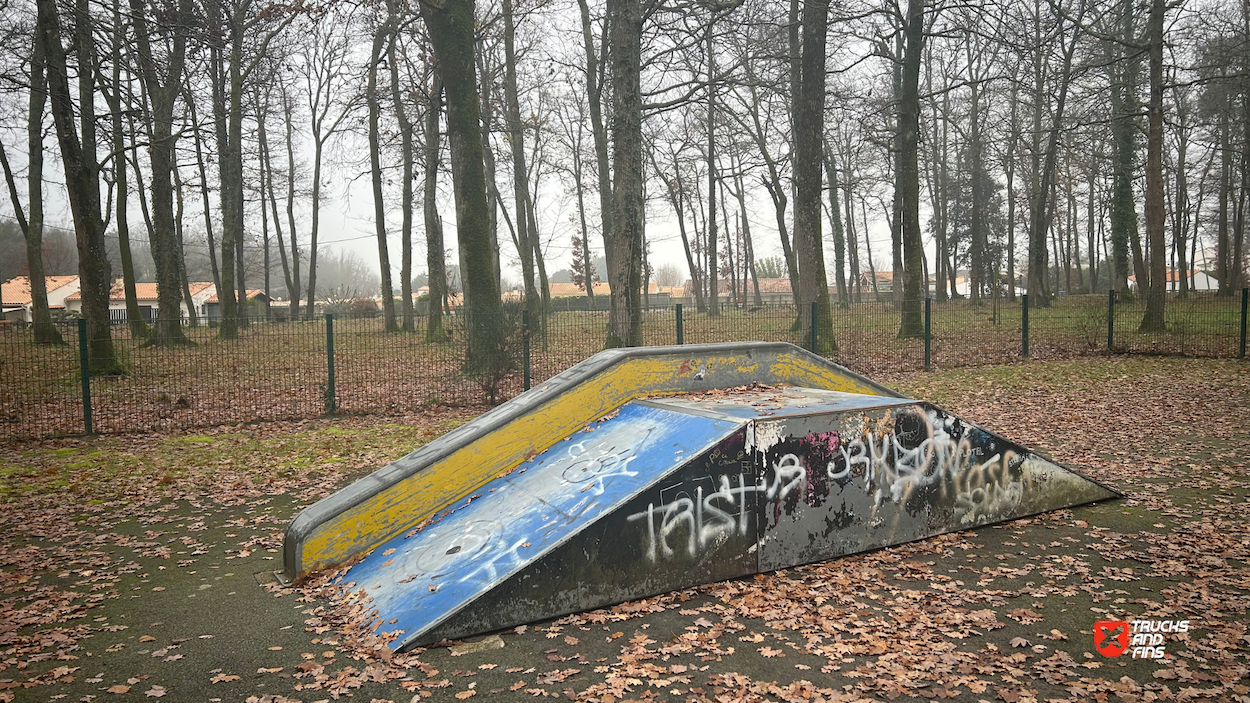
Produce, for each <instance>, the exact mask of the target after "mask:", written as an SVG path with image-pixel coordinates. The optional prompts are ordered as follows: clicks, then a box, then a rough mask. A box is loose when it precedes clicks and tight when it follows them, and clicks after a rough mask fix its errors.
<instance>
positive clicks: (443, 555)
mask: <svg viewBox="0 0 1250 703" xmlns="http://www.w3.org/2000/svg"><path fill="white" fill-rule="evenodd" d="M1117 496H1118V494H1117V493H1115V492H1114V491H1112V490H1110V489H1108V488H1106V487H1104V486H1101V485H1099V484H1097V483H1095V482H1093V481H1091V480H1089V479H1086V478H1084V477H1082V476H1080V475H1078V474H1077V473H1075V472H1073V471H1071V470H1070V469H1067V468H1065V467H1063V466H1060V465H1058V464H1056V463H1054V462H1052V461H1050V460H1048V459H1046V458H1044V457H1042V456H1039V455H1038V454H1036V453H1033V452H1030V451H1029V450H1027V449H1025V448H1024V447H1021V446H1019V445H1017V444H1015V443H1013V442H1010V441H1008V440H1005V439H1003V438H1002V437H999V436H997V435H994V434H992V433H989V432H987V431H985V430H984V429H982V428H980V427H977V426H976V425H973V424H971V423H968V422H965V421H963V420H960V419H959V418H957V417H955V416H953V415H951V414H949V413H947V412H945V411H943V410H942V409H940V408H937V407H934V406H932V405H930V404H928V403H923V402H916V401H913V400H909V399H906V398H901V397H898V396H897V395H882V394H867V393H846V392H839V391H831V390H825V389H820V388H810V387H797V386H776V387H759V386H755V387H746V388H732V389H729V390H721V391H710V392H698V393H688V394H684V395H670V396H666V397H653V398H650V399H636V400H632V401H629V402H627V403H625V404H624V405H622V406H620V407H619V408H617V409H614V410H613V411H612V412H609V413H607V414H605V415H603V416H601V417H600V418H598V419H597V420H595V421H593V422H591V423H589V424H587V425H585V426H584V427H580V428H579V429H578V430H577V431H575V432H573V433H571V434H569V435H567V436H565V437H563V438H560V439H558V440H557V441H556V442H554V443H553V444H551V445H550V446H549V447H548V448H546V451H543V452H541V453H539V454H536V455H533V456H530V457H528V458H526V459H525V460H524V461H522V462H521V463H520V464H519V465H517V466H516V467H515V468H514V469H513V470H511V471H508V472H505V473H504V474H503V475H500V476H498V477H496V478H494V479H493V480H491V481H489V482H487V483H486V484H485V485H482V486H480V487H479V488H477V489H476V490H474V491H472V494H471V495H470V496H468V497H466V498H465V499H464V500H460V501H457V503H456V504H455V505H453V506H451V507H450V508H448V509H446V510H443V511H441V512H439V514H438V515H437V516H435V517H434V518H433V519H431V520H429V521H428V522H425V523H424V524H422V525H420V526H418V527H414V528H411V529H409V530H407V531H405V532H403V533H401V534H397V535H396V536H395V537H393V538H392V539H390V540H387V541H386V542H385V543H383V544H381V545H380V546H379V547H378V548H377V549H376V550H374V551H373V552H372V553H371V554H370V555H369V556H368V557H367V558H365V559H364V560H363V561H362V562H360V563H359V564H357V565H356V566H354V567H353V568H352V569H351V570H350V571H349V572H348V574H347V576H346V577H345V581H347V582H349V584H350V585H349V588H352V589H360V590H362V591H363V593H364V595H365V596H366V602H367V603H368V605H367V607H369V608H371V609H373V610H374V611H376V612H375V617H376V620H375V621H374V622H375V623H376V628H377V629H378V631H379V632H381V633H384V634H385V635H386V636H387V637H388V639H389V642H390V645H391V646H392V647H394V648H406V647H411V646H416V645H421V644H427V643H431V642H435V641H438V640H441V639H445V638H458V637H463V636H466V635H472V634H477V633H482V632H488V631H491V630H496V629H500V628H503V627H508V626H512V625H517V624H520V623H526V622H532V621H535V620H540V619H545V618H550V617H555V616H558V615H562V614H565V613H569V612H575V611H579V610H587V609H592V608H596V607H600V606H604V605H609V604H613V603H618V602H621V601H624V600H628V599H631V598H637V597H642V596H647V595H652V594H656V593H662V592H665V591H670V590H675V589H680V588H686V587H689V586H693V585H697V584H702V583H708V582H712V581H717V580H723V579H727V578H733V577H738V576H744V575H748V574H753V573H761V572H766V571H771V570H775V569H780V568H785V567H790V566H794V565H798V564H804V563H809V562H812V561H818V560H823V559H829V558H833V557H838V556H843V555H846V554H853V553H857V552H862V551H865V550H870V549H875V548H879V547H884V546H889V545H894V544H900V543H903V542H907V541H911V540H916V539H922V538H925V537H929V536H933V535H938V534H942V533H945V532H950V531H954V530H960V529H966V528H971V527H977V526H980V525H985V524H988V523H993V522H1000V521H1005V520H1011V519H1014V518H1018V517H1023V516H1027V515H1032V514H1036V513H1039V512H1043V511H1047V510H1053V509H1057V508H1063V507H1069V506H1073V505H1079V504H1083V503H1088V502H1093V501H1098V500H1105V499H1110V498H1114V497H1117Z"/></svg>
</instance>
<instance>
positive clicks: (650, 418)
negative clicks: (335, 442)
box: [345, 403, 743, 648]
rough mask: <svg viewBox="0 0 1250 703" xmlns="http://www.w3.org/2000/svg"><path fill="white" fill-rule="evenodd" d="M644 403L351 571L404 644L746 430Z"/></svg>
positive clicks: (569, 440) (594, 426)
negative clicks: (676, 469)
mask: <svg viewBox="0 0 1250 703" xmlns="http://www.w3.org/2000/svg"><path fill="white" fill-rule="evenodd" d="M742 424H743V423H742V421H741V420H735V419H731V418H726V419H715V418H708V417H703V416H700V415H692V414H688V413H684V412H680V411H674V410H666V409H663V408H657V407H653V406H647V405H641V404H634V403H631V404H628V405H625V406H622V407H621V409H620V410H619V412H617V413H615V414H612V415H610V416H608V417H607V418H605V419H602V420H600V421H598V422H597V423H595V422H592V423H590V424H589V425H588V426H587V428H586V429H581V430H578V431H576V432H574V433H573V434H572V435H570V436H569V437H566V438H564V439H563V440H561V441H559V442H557V443H556V444H555V445H553V446H552V447H551V448H550V449H548V450H547V451H546V452H544V453H542V454H540V455H537V456H534V457H531V458H529V459H528V460H526V461H525V462H523V463H522V464H521V465H520V466H518V467H517V468H516V469H515V470H513V471H512V472H510V473H508V474H506V475H504V476H500V477H499V478H496V479H495V480H493V481H491V482H490V483H487V484H486V485H484V486H482V488H480V489H479V490H477V491H475V492H474V494H473V495H472V496H471V497H470V498H469V499H468V501H467V502H466V501H461V502H459V503H457V504H456V505H455V506H453V507H451V508H449V509H448V510H446V511H444V512H443V513H440V514H439V515H438V516H437V517H435V518H434V520H433V522H432V523H431V524H429V525H427V526H425V527H424V528H423V529H421V530H419V531H417V530H415V529H414V530H410V531H409V532H407V533H406V534H404V535H402V536H400V537H396V538H394V539H392V540H390V541H388V542H386V543H385V544H383V545H381V546H379V547H378V548H377V549H376V550H374V551H373V553H371V554H370V555H369V556H368V557H366V558H365V560H364V561H362V562H360V563H359V564H357V565H356V566H355V567H353V568H352V569H351V571H350V572H348V575H347V576H346V578H345V580H348V581H354V582H355V583H356V586H357V587H361V588H364V589H365V591H366V593H367V594H368V595H369V596H370V597H371V598H372V602H371V603H370V605H371V606H372V607H374V608H376V609H377V611H378V617H380V618H382V625H381V627H380V628H379V630H382V631H388V632H393V631H395V630H400V631H402V634H401V635H400V636H399V637H398V638H397V639H395V640H394V641H392V642H391V643H390V646H391V647H394V648H398V647H400V646H402V645H403V644H404V643H405V642H407V641H409V640H411V639H413V638H414V637H416V636H417V635H419V634H420V633H421V632H424V631H426V630H428V629H430V628H431V627H434V626H435V625H437V624H439V623H440V622H442V621H443V620H445V619H446V618H448V617H450V616H451V615H453V614H454V613H455V612H457V611H459V610H460V609H461V608H464V607H465V606H466V605H468V604H469V603H471V602H472V601H473V600H474V599H476V598H477V597H478V596H480V595H482V594H483V593H486V592H487V591H489V590H490V589H491V588H492V587H493V586H494V585H496V584H498V583H499V582H501V581H502V580H504V579H505V578H507V577H508V576H510V575H511V574H513V573H516V572H517V571H519V570H520V569H521V568H522V567H524V566H525V565H526V564H528V563H530V562H532V561H533V560H534V559H536V558H538V557H540V556H542V555H543V554H545V553H547V552H549V551H550V550H552V549H554V548H555V547H556V546H558V545H559V544H561V543H562V542H564V541H565V540H567V539H568V538H570V537H571V536H572V535H573V534H575V533H576V532H577V531H578V530H579V529H580V528H582V527H583V526H585V525H587V524H589V523H591V522H593V521H594V520H595V519H596V518H598V517H599V516H601V515H603V514H605V513H607V512H610V511H611V510H612V508H613V507H615V506H616V505H617V504H620V503H624V502H625V501H627V500H628V499H629V497H630V496H631V495H633V494H634V493H635V492H637V491H638V490H641V489H643V488H645V487H646V486H648V485H650V484H651V483H652V482H654V481H656V480H659V479H660V478H661V477H662V476H664V475H665V474H666V473H668V472H669V471H671V470H672V469H673V468H674V467H675V466H677V465H678V464H680V463H681V462H683V461H685V460H686V459H688V458H691V457H695V456H698V455H699V454H700V453H701V452H702V451H703V450H704V449H706V448H708V447H710V446H712V445H713V444H715V443H716V442H717V441H719V440H720V439H722V438H723V437H725V436H726V435H728V434H730V433H732V432H733V431H734V430H736V429H737V428H739V427H741V426H742Z"/></svg>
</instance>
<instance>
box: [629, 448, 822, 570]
mask: <svg viewBox="0 0 1250 703" xmlns="http://www.w3.org/2000/svg"><path fill="white" fill-rule="evenodd" d="M736 478H737V483H736V484H735V483H734V482H732V481H731V480H730V477H729V476H720V478H719V485H715V486H714V487H715V488H716V490H714V491H707V490H705V488H704V486H701V485H699V486H695V487H694V495H693V496H691V495H690V494H689V489H688V488H687V489H685V490H683V491H682V492H681V493H679V494H678V495H677V496H676V497H674V498H671V499H669V500H666V501H664V502H661V503H660V504H659V505H656V504H655V503H648V504H647V509H646V510H643V511H640V512H637V513H634V514H633V515H630V516H628V517H627V520H628V521H629V522H637V521H639V520H646V525H647V541H646V549H645V556H646V558H647V560H648V561H652V562H654V561H655V560H656V559H669V558H672V557H673V556H674V555H675V554H676V551H675V550H674V545H673V544H672V543H671V538H672V537H673V535H674V533H677V532H679V530H680V528H682V527H684V528H685V530H684V533H685V535H686V538H685V544H684V545H678V546H679V548H680V547H682V546H684V550H683V551H684V553H685V554H686V555H687V556H689V557H692V558H694V557H697V556H698V555H699V554H700V553H701V552H703V551H706V550H707V549H708V548H709V546H717V545H720V544H723V543H724V542H725V541H726V540H728V539H729V538H731V537H733V536H735V535H738V536H743V537H745V536H747V535H748V534H749V530H750V525H751V523H750V520H749V515H750V513H749V511H748V510H747V506H746V499H747V496H749V495H752V494H754V495H758V496H761V497H762V498H763V499H764V500H766V501H768V503H769V504H773V503H780V502H782V501H784V500H785V499H786V498H787V497H789V496H790V495H793V494H794V493H795V492H796V491H802V490H803V486H805V485H806V483H807V467H806V466H804V465H803V461H802V460H801V459H800V458H799V457H798V456H796V455H794V454H786V455H785V456H783V457H781V458H780V459H778V460H777V462H776V463H774V464H773V480H772V481H771V482H768V481H764V480H761V481H760V482H759V483H748V482H747V480H746V479H745V478H744V477H743V476H742V474H738V475H737V477H736ZM800 497H801V496H800Z"/></svg>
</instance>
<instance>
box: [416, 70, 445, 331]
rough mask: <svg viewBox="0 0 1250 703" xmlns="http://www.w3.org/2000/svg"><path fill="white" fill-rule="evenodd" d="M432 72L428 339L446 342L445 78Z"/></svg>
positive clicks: (426, 196) (426, 186)
mask: <svg viewBox="0 0 1250 703" xmlns="http://www.w3.org/2000/svg"><path fill="white" fill-rule="evenodd" d="M427 68H428V70H429V73H430V88H429V91H430V92H429V105H428V107H426V110H425V155H424V156H425V164H424V168H425V182H424V183H423V191H422V205H423V207H424V218H425V265H426V270H427V271H428V278H429V281H430V283H429V285H430V297H429V300H428V304H427V308H428V309H427V310H426V324H425V341H427V342H444V341H446V340H447V332H446V331H445V330H444V329H443V299H444V298H446V297H447V263H446V258H445V252H444V251H443V222H442V219H441V218H439V216H438V206H437V197H438V162H439V158H438V155H439V151H440V148H439V138H438V117H439V114H440V113H442V105H443V81H442V78H441V77H440V76H439V71H438V69H437V68H435V67H433V66H427Z"/></svg>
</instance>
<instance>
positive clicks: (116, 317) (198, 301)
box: [65, 278, 217, 324]
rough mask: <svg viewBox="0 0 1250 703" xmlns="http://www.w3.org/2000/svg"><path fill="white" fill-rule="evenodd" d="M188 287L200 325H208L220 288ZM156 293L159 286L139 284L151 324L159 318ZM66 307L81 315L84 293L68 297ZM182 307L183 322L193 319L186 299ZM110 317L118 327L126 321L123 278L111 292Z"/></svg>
mask: <svg viewBox="0 0 1250 703" xmlns="http://www.w3.org/2000/svg"><path fill="white" fill-rule="evenodd" d="M188 287H189V288H190V289H191V300H192V301H194V303H195V312H196V315H197V317H198V318H199V320H200V324H207V319H208V310H207V303H208V300H209V299H210V298H213V299H216V297H217V286H215V285H213V283H211V282H207V281H192V282H191V283H190V284H189V286H188ZM156 292H157V291H156V284H155V283H136V284H135V299H136V301H137V302H138V303H139V312H140V313H142V314H143V318H144V319H145V320H147V321H148V322H149V323H150V322H152V321H153V320H155V319H156V308H157V299H156ZM65 308H66V309H67V310H69V311H71V312H81V311H82V292H81V291H78V290H75V291H74V293H73V294H71V295H68V296H66V298H65ZM179 308H180V311H181V313H182V319H183V320H184V321H187V320H189V317H190V316H189V315H188V313H187V302H186V301H185V300H183V301H181V302H180V304H179ZM109 318H110V319H111V320H112V322H113V323H115V324H116V323H122V322H125V321H126V289H125V287H124V286H123V285H122V280H121V279H120V278H119V279H117V280H116V281H114V282H113V287H112V288H111V289H110V290H109Z"/></svg>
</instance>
